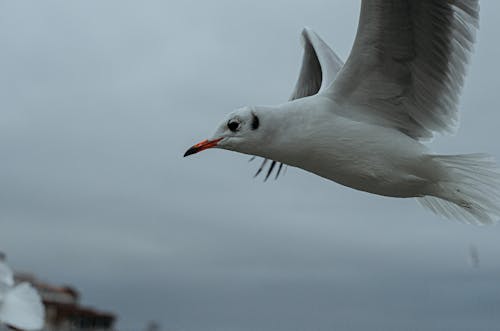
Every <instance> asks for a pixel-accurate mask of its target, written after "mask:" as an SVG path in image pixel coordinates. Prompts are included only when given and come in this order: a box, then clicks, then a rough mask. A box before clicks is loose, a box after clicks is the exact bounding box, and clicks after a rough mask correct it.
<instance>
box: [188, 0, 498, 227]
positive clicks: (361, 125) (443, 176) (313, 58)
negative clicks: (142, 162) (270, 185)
mask: <svg viewBox="0 0 500 331" xmlns="http://www.w3.org/2000/svg"><path fill="white" fill-rule="evenodd" d="M478 21H479V4H478V0H363V1H362V3H361V14H360V18H359V25H358V31H357V34H356V38H355V41H354V45H353V48H352V50H351V54H350V55H349V57H348V59H347V61H346V62H345V64H344V63H342V61H341V60H340V58H339V57H338V56H337V55H336V54H335V53H334V52H333V51H332V50H331V49H330V48H329V47H328V46H327V44H326V43H325V42H324V41H323V40H322V39H321V38H320V37H319V36H318V35H317V34H316V33H314V32H313V31H312V30H310V29H307V28H306V29H304V31H303V33H302V36H303V41H304V56H303V61H302V67H301V70H300V74H299V79H298V81H297V83H296V86H295V88H294V90H293V93H292V95H291V97H290V100H289V101H288V102H286V103H283V104H281V105H277V106H253V107H245V108H242V109H239V110H236V111H234V112H232V113H230V114H229V115H228V116H227V118H226V119H225V120H224V121H223V122H222V124H220V125H219V127H218V129H217V130H216V132H215V134H214V136H213V137H212V138H211V139H210V140H205V141H202V142H201V143H198V144H196V145H194V146H193V147H191V148H190V149H189V150H188V151H187V152H186V154H185V155H184V156H187V155H191V154H194V153H197V152H199V151H202V150H204V149H207V148H213V147H215V148H223V149H227V150H232V151H237V152H241V153H246V154H251V155H257V156H261V157H263V158H264V159H265V160H264V163H263V165H262V166H261V169H262V168H263V166H265V165H266V163H267V161H268V160H271V163H270V168H269V170H268V172H267V176H269V175H270V174H271V172H272V171H273V169H274V168H275V165H276V163H277V162H279V163H281V164H280V166H279V168H278V173H279V170H281V166H282V164H287V165H291V166H295V167H299V168H302V169H305V170H307V171H310V172H312V173H315V174H317V175H319V176H322V177H325V178H328V179H331V180H333V181H335V182H337V183H340V184H343V185H345V186H349V187H352V188H355V189H358V190H362V191H366V192H370V193H374V194H379V195H384V196H390V197H401V198H411V197H414V198H418V200H419V202H421V204H422V205H424V206H425V207H428V208H430V209H431V210H432V211H434V212H435V213H437V214H440V215H442V216H445V217H448V218H453V219H459V220H463V221H466V222H475V223H491V222H493V221H494V220H496V219H497V218H498V217H499V216H500V172H499V171H498V168H497V166H496V164H495V162H494V161H493V160H492V159H491V157H489V156H488V155H485V154H467V155H435V154H432V153H430V152H429V151H428V149H427V147H426V146H425V145H423V141H425V140H426V139H429V138H431V137H432V136H433V135H434V134H435V133H448V132H453V131H454V130H455V129H456V127H457V124H458V114H457V105H458V98H459V95H460V91H461V88H462V86H463V81H464V76H465V68H466V65H467V62H468V59H469V57H470V54H471V51H472V47H473V44H474V40H475V33H476V30H477V27H478Z"/></svg>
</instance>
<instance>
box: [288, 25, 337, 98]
mask: <svg viewBox="0 0 500 331" xmlns="http://www.w3.org/2000/svg"><path fill="white" fill-rule="evenodd" d="M302 43H303V46H304V55H303V56H302V66H301V68H300V74H299V78H298V79H297V83H296V84H295V88H294V89H293V92H292V95H291V96H290V99H289V100H295V99H300V98H304V97H307V96H311V95H314V94H316V93H318V92H319V91H321V90H323V89H325V88H327V87H328V86H330V85H331V83H332V82H333V81H334V79H335V76H336V75H337V73H338V72H339V71H340V69H341V68H342V66H343V65H344V63H343V62H342V60H341V59H340V58H339V57H338V56H337V54H335V52H334V51H333V50H332V49H331V48H330V47H329V46H328V45H327V44H326V43H325V42H324V41H323V40H322V39H321V38H320V37H319V36H318V35H317V34H316V32H314V31H313V30H311V29H309V28H304V29H303V30H302Z"/></svg>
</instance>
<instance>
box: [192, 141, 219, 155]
mask: <svg viewBox="0 0 500 331" xmlns="http://www.w3.org/2000/svg"><path fill="white" fill-rule="evenodd" d="M221 140H222V138H218V139H215V140H203V141H202V142H200V143H197V144H196V145H194V146H193V147H191V148H190V149H188V150H187V151H186V153H184V157H186V156H189V155H191V154H196V153H198V152H201V151H203V150H205V149H208V148H212V147H215V146H217V143H218V142H219V141H221Z"/></svg>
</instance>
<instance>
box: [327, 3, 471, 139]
mask: <svg viewBox="0 0 500 331" xmlns="http://www.w3.org/2000/svg"><path fill="white" fill-rule="evenodd" d="M478 23H479V4H478V0H363V1H362V3H361V14H360V19H359V26H358V31H357V35H356V39H355V41H354V45H353V48H352V50H351V54H350V55H349V58H348V60H347V61H346V64H345V65H344V66H343V67H342V70H341V71H340V73H339V74H338V76H337V78H336V79H335V81H334V83H333V85H332V86H331V87H330V88H329V90H328V93H330V95H331V96H332V97H333V98H334V99H335V100H336V101H337V102H338V103H339V104H340V105H344V106H345V107H338V108H340V109H341V110H340V112H343V113H344V114H343V115H345V116H350V117H352V118H355V119H357V120H362V121H367V122H371V123H374V124H378V125H383V126H388V127H395V128H397V129H399V130H400V131H402V132H404V133H406V134H407V135H409V136H411V137H413V138H415V139H420V138H430V137H432V135H433V133H435V132H439V133H444V132H453V131H454V129H456V127H457V124H458V114H457V103H458V97H459V94H460V90H461V88H462V85H463V81H464V75H465V67H466V64H467V62H468V58H469V56H470V53H471V51H472V47H473V43H474V40H475V32H476V29H477V28H478Z"/></svg>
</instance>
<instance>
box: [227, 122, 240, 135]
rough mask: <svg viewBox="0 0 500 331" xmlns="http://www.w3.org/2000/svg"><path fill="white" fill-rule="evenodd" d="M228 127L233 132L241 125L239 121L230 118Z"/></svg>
mask: <svg viewBox="0 0 500 331" xmlns="http://www.w3.org/2000/svg"><path fill="white" fill-rule="evenodd" d="M227 127H228V129H229V130H231V131H232V132H236V131H237V130H238V128H239V127H240V123H239V122H238V121H235V120H229V122H227Z"/></svg>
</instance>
